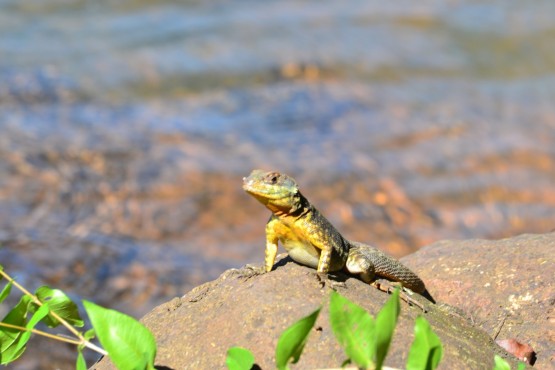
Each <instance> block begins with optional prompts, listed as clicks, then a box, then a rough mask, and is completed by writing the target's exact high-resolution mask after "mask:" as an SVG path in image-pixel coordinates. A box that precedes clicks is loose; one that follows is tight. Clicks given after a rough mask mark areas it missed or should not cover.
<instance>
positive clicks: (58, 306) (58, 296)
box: [35, 286, 84, 328]
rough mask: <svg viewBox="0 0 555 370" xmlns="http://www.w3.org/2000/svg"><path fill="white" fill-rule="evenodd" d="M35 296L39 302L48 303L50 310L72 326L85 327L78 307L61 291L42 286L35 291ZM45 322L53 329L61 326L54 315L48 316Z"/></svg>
mask: <svg viewBox="0 0 555 370" xmlns="http://www.w3.org/2000/svg"><path fill="white" fill-rule="evenodd" d="M35 295H36V296H37V298H38V299H39V301H41V302H46V303H48V305H49V306H50V310H52V311H53V312H56V313H57V314H58V315H59V316H60V317H61V318H62V319H64V320H65V321H67V322H68V323H70V324H71V325H73V326H77V327H81V326H83V325H84V322H83V320H82V319H81V316H79V310H78V308H77V305H76V304H75V303H73V301H72V300H71V299H69V297H68V296H67V295H66V294H65V293H64V292H62V291H61V290H59V289H52V288H49V287H47V286H42V287H40V288H38V289H37V290H36V291H35ZM43 322H44V323H45V324H46V325H48V326H49V327H51V328H54V327H56V326H58V325H60V322H59V321H58V320H56V319H55V318H54V317H52V315H49V316H47V317H46V318H45V319H44V320H43Z"/></svg>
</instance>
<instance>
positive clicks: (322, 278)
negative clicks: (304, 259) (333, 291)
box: [314, 272, 328, 288]
mask: <svg viewBox="0 0 555 370" xmlns="http://www.w3.org/2000/svg"><path fill="white" fill-rule="evenodd" d="M314 275H315V276H316V280H318V283H319V284H320V288H323V287H325V286H326V281H327V280H328V274H326V273H323V272H315V273H314Z"/></svg>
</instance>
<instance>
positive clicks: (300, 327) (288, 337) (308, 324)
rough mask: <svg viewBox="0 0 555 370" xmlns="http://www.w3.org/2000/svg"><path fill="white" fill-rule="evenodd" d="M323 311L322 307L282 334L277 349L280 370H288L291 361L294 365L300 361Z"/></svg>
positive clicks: (277, 362)
mask: <svg viewBox="0 0 555 370" xmlns="http://www.w3.org/2000/svg"><path fill="white" fill-rule="evenodd" d="M321 309H322V307H320V308H318V309H317V310H316V311H314V312H312V313H311V314H310V315H308V316H305V317H303V318H302V319H300V320H299V321H297V322H296V323H294V324H293V325H291V326H290V327H288V328H287V329H286V330H285V331H284V332H283V333H282V334H281V336H280V337H279V340H278V344H277V347H276V366H277V368H278V369H280V370H281V369H287V368H288V364H289V361H290V360H292V362H293V363H296V362H297V361H299V357H300V356H301V353H302V351H303V349H304V346H305V344H306V341H307V339H308V334H309V333H310V330H311V329H312V327H313V326H314V323H315V322H316V319H317V318H318V315H319V314H320V310H321Z"/></svg>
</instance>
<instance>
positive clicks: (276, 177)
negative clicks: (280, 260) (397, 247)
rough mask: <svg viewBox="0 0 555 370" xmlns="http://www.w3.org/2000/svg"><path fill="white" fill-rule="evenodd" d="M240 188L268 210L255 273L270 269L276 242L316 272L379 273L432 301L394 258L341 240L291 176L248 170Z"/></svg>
mask: <svg viewBox="0 0 555 370" xmlns="http://www.w3.org/2000/svg"><path fill="white" fill-rule="evenodd" d="M243 189H244V190H245V191H246V192H247V193H248V194H250V195H252V196H253V197H254V198H256V199H257V200H258V201H259V202H260V203H262V204H263V205H264V206H266V208H268V209H269V210H270V211H271V212H272V215H271V217H270V219H269V220H268V222H267V224H266V250H265V259H264V268H263V269H262V271H261V272H270V271H271V270H272V268H273V265H274V263H275V259H276V254H277V250H278V241H279V242H281V244H282V245H283V247H284V248H285V250H286V251H287V253H288V254H289V256H290V257H291V259H292V260H293V261H295V262H297V263H299V264H301V265H305V266H309V267H312V268H315V269H316V270H317V273H318V275H319V276H320V275H325V274H328V273H329V272H335V271H341V270H343V271H345V270H346V271H347V272H348V273H349V274H351V275H355V276H357V275H358V276H359V277H360V279H361V280H362V281H364V282H366V283H369V284H371V283H373V282H374V281H375V279H376V278H385V279H387V280H391V281H395V282H398V283H400V284H401V285H402V286H403V288H408V289H410V290H411V291H414V292H416V293H419V294H420V295H422V296H423V297H425V298H427V299H428V300H429V301H431V302H432V303H435V301H434V299H433V298H432V296H431V295H430V293H429V292H428V290H427V289H426V286H425V284H424V282H423V281H422V279H420V278H419V277H418V276H417V275H416V274H415V273H414V272H412V271H411V270H410V269H409V268H408V267H406V266H404V265H403V264H402V263H401V262H400V261H398V260H396V259H395V258H393V257H391V256H389V255H388V254H386V253H384V252H382V251H381V250H379V249H377V248H375V247H373V246H370V245H367V244H363V243H360V242H356V241H351V240H347V239H345V238H344V237H343V236H342V235H341V234H340V233H339V231H337V229H336V228H335V227H334V226H333V225H332V224H331V223H330V221H328V220H327V219H326V218H325V217H324V216H323V215H322V214H321V213H320V212H319V211H318V210H317V209H316V208H315V207H314V206H313V205H312V204H311V203H310V202H309V201H308V199H306V198H305V197H304V196H303V195H302V194H301V192H300V191H299V186H298V185H297V183H296V181H295V180H294V179H293V178H292V177H290V176H288V175H286V174H282V173H279V172H275V171H269V172H266V171H263V170H253V171H252V172H251V174H250V175H249V176H248V177H244V178H243ZM378 288H379V286H378ZM409 303H414V302H412V301H411V302H409Z"/></svg>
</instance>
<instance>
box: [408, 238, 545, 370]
mask: <svg viewBox="0 0 555 370" xmlns="http://www.w3.org/2000/svg"><path fill="white" fill-rule="evenodd" d="M403 262H404V263H405V264H407V265H408V266H409V267H411V268H413V269H414V270H416V271H418V274H419V275H420V276H421V277H422V279H423V280H424V281H425V282H426V285H427V286H428V289H429V290H430V293H431V294H432V296H434V298H435V299H436V300H438V301H440V302H445V303H448V304H450V305H453V306H456V307H457V308H460V309H462V310H463V311H464V312H465V313H466V314H467V316H469V317H470V319H471V321H472V322H473V323H474V324H475V325H477V326H479V327H480V328H482V329H484V330H485V331H486V332H487V333H488V334H489V335H490V336H491V337H493V338H494V339H496V340H507V339H516V340H517V341H519V342H521V343H524V344H528V345H530V346H531V347H532V348H533V349H534V350H535V351H536V355H537V361H536V363H535V365H534V366H535V367H536V368H539V369H551V368H553V369H555V233H549V234H538V235H532V234H527V235H520V236H517V237H514V238H508V239H502V240H495V241H491V240H465V241H440V242H437V243H434V244H432V245H429V246H427V247H424V248H422V249H420V250H419V251H418V252H417V253H415V254H412V255H410V256H407V257H405V258H404V259H403Z"/></svg>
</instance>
